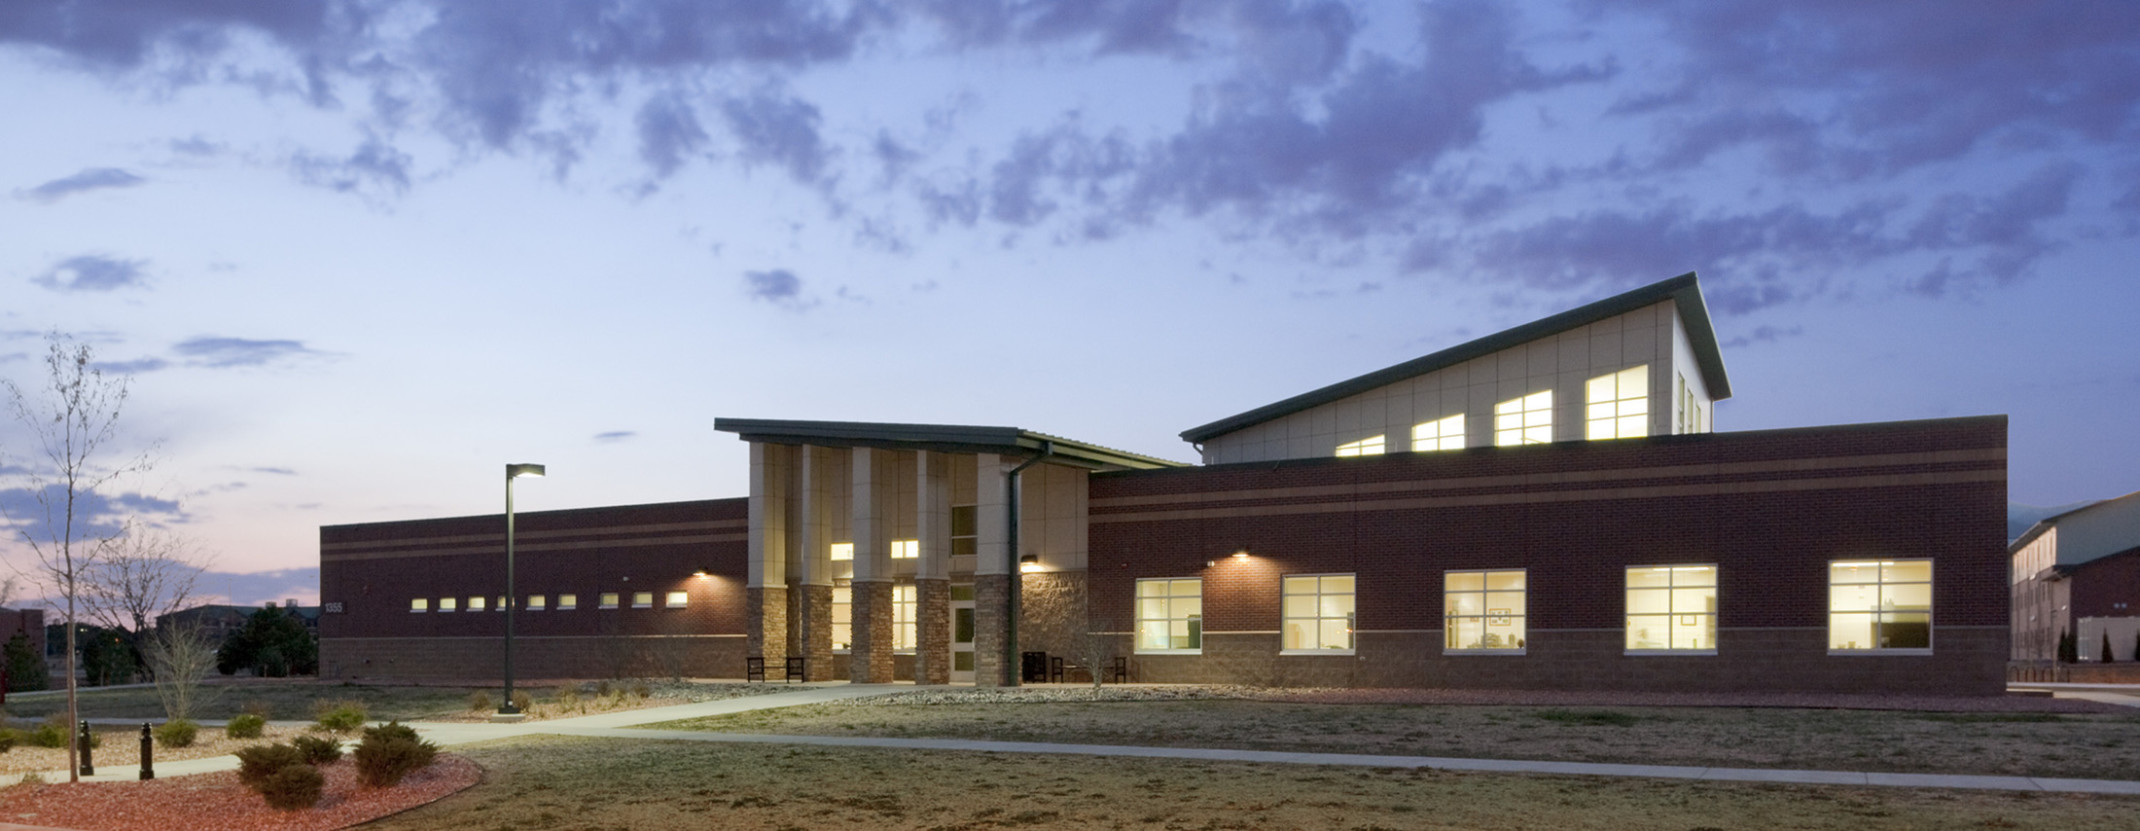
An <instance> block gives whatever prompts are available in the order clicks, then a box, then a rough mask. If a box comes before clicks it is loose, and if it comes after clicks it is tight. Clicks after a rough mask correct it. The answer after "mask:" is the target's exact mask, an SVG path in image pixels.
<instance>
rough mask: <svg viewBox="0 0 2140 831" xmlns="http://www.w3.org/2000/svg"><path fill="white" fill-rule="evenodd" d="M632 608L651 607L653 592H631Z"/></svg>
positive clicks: (652, 606)
mask: <svg viewBox="0 0 2140 831" xmlns="http://www.w3.org/2000/svg"><path fill="white" fill-rule="evenodd" d="M632 608H634V609H652V608H654V593H653V592H632Z"/></svg>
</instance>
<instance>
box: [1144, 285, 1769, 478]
mask: <svg viewBox="0 0 2140 831" xmlns="http://www.w3.org/2000/svg"><path fill="white" fill-rule="evenodd" d="M1666 300H1670V301H1672V302H1673V304H1674V305H1675V306H1676V307H1677V308H1678V311H1679V318H1680V320H1681V321H1683V322H1684V323H1685V325H1686V329H1687V340H1688V342H1689V343H1690V344H1691V345H1692V346H1693V348H1694V362H1695V364H1696V365H1697V368H1698V369H1700V371H1701V374H1702V383H1703V384H1705V385H1707V386H1708V388H1709V394H1710V397H1711V398H1712V400H1718V401H1721V400H1723V399H1726V398H1730V397H1731V379H1730V378H1729V377H1727V376H1726V375H1725V373H1724V356H1723V354H1722V353H1721V352H1719V351H1718V350H1717V340H1716V329H1715V328H1714V327H1712V326H1711V325H1710V322H1709V304H1708V303H1706V302H1704V301H1703V300H1702V286H1701V281H1700V280H1698V279H1696V278H1695V276H1694V272H1691V271H1689V272H1687V273H1685V274H1682V275H1679V276H1678V277H1674V278H1672V279H1669V280H1663V281H1659V282H1656V283H1651V284H1649V285H1647V286H1643V287H1642V288H1639V289H1635V290H1634V291H1630V292H1625V293H1622V294H1616V295H1613V296H1611V297H1607V298H1605V299H1603V300H1599V301H1597V302H1595V303H1591V304H1589V305H1586V306H1580V307H1577V308H1574V309H1569V310H1568V311H1565V312H1561V313H1560V314H1556V315H1553V316H1551V317H1546V318H1540V319H1538V320H1534V321H1531V322H1529V323H1526V324H1523V325H1521V326H1517V327H1515V328H1513V329H1507V330H1503V331H1501V332H1497V333H1494V334H1491V335H1487V336H1486V337H1483V338H1479V339H1478V340H1474V341H1470V342H1468V343H1464V344H1460V345H1457V346H1452V347H1450V348H1448V349H1444V350H1442V351H1440V352H1436V353H1434V354H1432V355H1427V356H1425V357H1420V358H1414V359H1412V360H1409V361H1405V362H1404V363H1401V364H1398V365H1396V366H1392V367H1386V368H1383V369H1378V370H1375V371H1374V372H1370V373H1367V374H1366V375H1362V376H1360V377H1357V378H1352V379H1349V380H1345V381H1339V382H1337V383H1335V384H1331V385H1330V386H1327V387H1323V388H1322V389H1318V390H1314V391H1311V392H1305V393H1302V394H1300V395H1296V396H1293V397H1292V398H1288V399H1285V400H1284V401H1279V402H1277V403H1274V404H1265V405H1263V406H1261V407H1257V408H1256V409H1253V410H1249V411H1248V412H1245V413H1241V414H1239V415H1233V416H1228V417H1226V418H1222V419H1219V420H1218V421H1214V422H1211V423H1210V424H1206V425H1203V426H1201V427H1192V428H1189V429H1187V430H1184V431H1182V433H1181V437H1182V438H1183V439H1184V440H1186V441H1189V442H1203V441H1206V440H1209V439H1212V438H1216V437H1218V436H1223V435H1225V434H1227V433H1231V432H1234V431H1235V430H1240V429H1242V428H1245V427H1251V426H1254V425H1257V424H1261V423H1263V422H1266V421H1270V420H1272V419H1275V418H1282V417H1284V416H1289V415H1292V414H1294V413H1297V412H1300V411H1302V410H1307V409H1311V408H1314V407H1319V406H1322V405H1324V404H1328V403H1330V402H1333V401H1337V400H1340V399H1344V398H1349V397H1351V396H1354V395H1358V394H1360V393H1363V392H1366V391H1368V390H1371V389H1375V388H1378V387H1383V386H1388V385H1390V384H1394V383H1397V382H1398V381H1403V380H1407V379H1410V378H1416V377H1418V376H1421V375H1425V374H1427V373H1430V372H1435V371H1437V370H1442V369H1447V368H1449V367H1452V366H1455V365H1457V364H1460V363H1463V362H1465V361H1468V360H1471V359H1473V358H1478V357H1483V356H1486V355H1491V354H1493V353H1495V352H1499V351H1501V350H1503V349H1507V348H1509V347H1512V346H1517V345H1519V344H1524V343H1529V342H1531V341H1535V340H1539V339H1542V338H1548V337H1552V336H1554V335H1557V334H1560V333H1562V332H1565V331H1568V330H1570V329H1574V328H1576V327H1579V326H1587V325H1589V324H1592V323H1596V322H1598V321H1600V320H1604V319H1606V318H1609V317H1612V316H1614V315H1621V314H1626V313H1628V312H1631V311H1634V310H1636V309H1640V308H1642V307H1644V306H1649V305H1651V304H1654V303H1659V302H1662V301H1666Z"/></svg>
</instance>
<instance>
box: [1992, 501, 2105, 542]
mask: <svg viewBox="0 0 2140 831" xmlns="http://www.w3.org/2000/svg"><path fill="white" fill-rule="evenodd" d="M2101 501H2102V500H2100V499H2088V500H2083V501H2080V502H2075V503H2073V504H2071V505H2059V506H2056V507H2051V508H2044V507H2038V506H2036V505H2023V504H2021V503H2019V502H2008V503H2006V541H2007V542H2009V543H2011V542H2013V541H2014V540H2018V539H2020V538H2021V535H2022V534H2026V533H2028V530H2029V526H2031V525H2035V524H2036V523H2037V522H2038V521H2040V520H2042V519H2043V518H2045V517H2053V516H2058V515H2059V514H2062V513H2065V512H2067V511H2070V510H2073V509H2075V508H2085V507H2088V506H2089V505H2093V504H2095V503H2097V502H2101Z"/></svg>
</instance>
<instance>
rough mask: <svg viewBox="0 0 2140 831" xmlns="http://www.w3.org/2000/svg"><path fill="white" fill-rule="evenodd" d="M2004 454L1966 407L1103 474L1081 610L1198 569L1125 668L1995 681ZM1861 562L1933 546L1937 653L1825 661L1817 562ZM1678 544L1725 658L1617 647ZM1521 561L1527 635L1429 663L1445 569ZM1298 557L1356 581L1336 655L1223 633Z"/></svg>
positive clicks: (1309, 567)
mask: <svg viewBox="0 0 2140 831" xmlns="http://www.w3.org/2000/svg"><path fill="white" fill-rule="evenodd" d="M2005 448H2006V421H2005V419H2004V417H1984V418H1968V419H1949V420H1941V421H1926V422H1903V423H1889V424H1873V425H1853V426H1845V427H1823V428H1809V429H1794V430H1776V431H1759V432H1747V433H1725V434H1709V435H1689V436H1670V437H1657V438H1651V439H1642V440H1632V441H1620V442H1600V443H1584V442H1568V443H1560V444H1552V445H1542V446H1531V447H1521V448H1475V449H1470V450H1465V451H1460V452H1452V453H1434V454H1412V453H1393V454H1390V455H1387V456H1382V457H1371V458H1360V459H1311V460H1296V461H1286V462H1278V463H1257V464H1245V465H1226V466H1217V467H1209V468H1192V469H1186V470H1174V471H1142V472H1132V473H1110V474H1099V475H1095V476H1094V477H1093V478H1092V485H1091V488H1092V490H1091V499H1092V525H1091V533H1090V541H1091V546H1090V551H1091V554H1090V562H1091V572H1090V585H1091V586H1092V591H1093V596H1092V600H1091V608H1092V610H1093V623H1094V628H1095V629H1098V630H1102V631H1113V632H1128V631H1130V629H1131V628H1132V625H1133V622H1132V617H1131V614H1132V613H1131V607H1130V601H1131V597H1132V596H1133V594H1134V581H1135V580H1136V579H1137V578H1140V577H1202V578H1204V580H1205V584H1204V591H1205V595H1204V596H1205V600H1204V621H1205V631H1206V633H1207V641H1206V645H1205V650H1204V655H1202V656H1193V657H1180V658H1176V657H1169V658H1165V659H1158V658H1156V657H1150V658H1141V659H1140V665H1141V666H1143V667H1145V668H1146V669H1148V670H1149V671H1150V673H1151V674H1149V675H1147V676H1145V677H1142V678H1141V679H1140V680H1150V681H1164V680H1172V679H1175V678H1179V679H1181V680H1191V679H1194V680H1241V681H1250V682H1255V681H1259V680H1263V679H1278V680H1282V681H1283V682H1285V683H1363V684H1375V685H1389V684H1427V683H1447V684H1483V685H1490V686H1566V685H1583V684H1596V685H1605V686H1617V687H1628V688H1644V687H1658V688H1667V687H1669V688H1686V687H1688V686H1693V687H1696V688H1709V689H1742V688H1747V684H1748V683H1749V681H1748V679H1749V678H1755V679H1758V681H1756V682H1754V686H1755V687H1757V688H1789V687H1809V688H1820V689H1863V688H1867V687H1868V685H1870V686H1871V687H1877V688H1892V689H1898V690H1899V689H1904V688H1909V689H1926V688H1934V689H1939V690H1946V691H1954V692H1981V693H1990V692H1996V691H1997V689H1998V687H1999V685H2000V684H2001V679H2002V677H2003V672H2004V658H2005V652H2006V645H2005V639H2006V635H2005V631H2006V628H2007V625H2008V621H2007V604H2008V602H2009V601H2008V597H2007V591H2006V580H2005V576H2006V547H2005V524H2004V522H2005V520H2004V517H2005V510H2004V508H2005V503H2006V475H2005V471H2006V464H2005ZM1242 548H1245V549H1246V550H1247V551H1248V552H1249V553H1250V554H1251V556H1250V557H1249V558H1248V559H1246V560H1235V559H1232V558H1230V557H1229V556H1228V555H1229V554H1231V553H1232V552H1234V551H1235V550H1238V549H1242ZM1864 557H1911V558H1916V557H1928V558H1931V559H1933V560H1934V613H1933V615H1934V625H1935V636H1934V646H1935V654H1934V655H1933V656H1930V657H1919V656H1908V657H1903V656H1882V657H1868V656H1863V655H1850V656H1834V657H1831V656H1829V655H1828V654H1827V651H1826V625H1827V602H1828V601H1827V596H1828V583H1827V581H1828V573H1827V567H1828V563H1829V561H1831V560H1837V559H1855V558H1864ZM1207 561H1215V565H1213V566H1209V567H1207V566H1206V565H1205V563H1206V562H1207ZM1676 563H1714V564H1716V565H1717V566H1718V568H1719V587H1718V600H1719V606H1720V609H1719V620H1718V624H1719V627H1720V628H1721V629H1722V630H1723V631H1722V635H1721V637H1720V641H1721V643H1720V651H1719V654H1718V655H1716V656H1713V657H1712V658H1708V659H1704V658H1695V657H1682V656H1672V657H1669V658H1665V659H1661V660H1660V659H1655V658H1641V657H1630V656H1625V655H1623V654H1622V650H1621V646H1620V639H1619V634H1618V633H1619V632H1620V630H1621V629H1622V627H1623V625H1624V617H1623V614H1624V611H1623V605H1624V570H1625V569H1626V568H1627V567H1630V566H1640V565H1662V564H1676ZM1518 567H1520V568H1526V569H1528V578H1529V586H1530V589H1529V595H1528V605H1529V619H1528V629H1529V634H1530V643H1531V648H1530V654H1529V655H1526V656H1520V657H1485V656H1476V655H1463V656H1446V657H1445V656H1443V655H1442V654H1441V650H1440V648H1439V644H1440V640H1439V630H1440V628H1441V605H1442V585H1441V579H1442V572H1443V571H1444V570H1451V569H1474V568H1518ZM1317 572H1349V573H1354V574H1357V575H1358V576H1359V595H1358V597H1357V603H1358V626H1359V628H1360V630H1361V636H1360V644H1361V646H1360V649H1359V652H1358V654H1357V655H1356V656H1353V657H1350V658H1337V659H1333V658H1329V657H1319V656H1318V657H1302V656H1284V657H1278V656H1276V655H1275V652H1276V647H1275V636H1263V635H1256V634H1226V633H1229V632H1239V633H1268V632H1273V631H1275V630H1277V629H1278V628H1279V626H1280V614H1279V605H1280V598H1281V591H1280V586H1279V580H1278V578H1279V576H1280V575H1282V574H1305V573H1317ZM1754 633H1767V634H1763V635H1760V636H1758V637H1757V636H1755V634H1754ZM1259 639H1261V640H1262V641H1263V642H1259ZM1412 641H1416V642H1412ZM1377 644H1384V645H1386V646H1377ZM1994 647H1995V648H1994ZM1571 649H1572V650H1573V651H1572V652H1571V651H1570V650H1571ZM1214 665H1221V666H1223V665H1231V666H1235V667H1237V668H1238V669H1236V670H1225V669H1214ZM1264 665H1268V666H1264ZM1302 667H1308V668H1309V669H1305V670H1304V669H1302ZM1316 667H1320V668H1316ZM1577 669H1579V670H1580V671H1578V672H1573V673H1571V671H1570V670H1577Z"/></svg>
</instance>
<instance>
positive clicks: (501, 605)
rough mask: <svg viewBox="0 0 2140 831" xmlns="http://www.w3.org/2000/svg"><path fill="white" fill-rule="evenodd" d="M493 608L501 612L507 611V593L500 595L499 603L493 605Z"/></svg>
mask: <svg viewBox="0 0 2140 831" xmlns="http://www.w3.org/2000/svg"><path fill="white" fill-rule="evenodd" d="M491 608H493V609H496V610H498V611H501V612H503V611H505V595H502V594H501V595H498V605H495V606H492V607H491Z"/></svg>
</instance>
